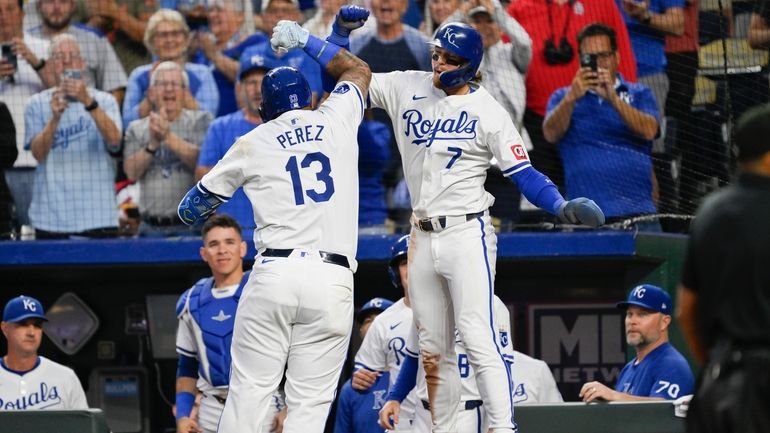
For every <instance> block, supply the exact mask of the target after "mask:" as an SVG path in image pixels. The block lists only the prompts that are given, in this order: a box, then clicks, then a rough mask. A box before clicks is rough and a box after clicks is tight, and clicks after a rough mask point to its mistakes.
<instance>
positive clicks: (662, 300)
mask: <svg viewBox="0 0 770 433" xmlns="http://www.w3.org/2000/svg"><path fill="white" fill-rule="evenodd" d="M617 305H618V308H622V309H624V310H625V309H626V308H628V306H629V305H636V306H638V307H642V308H646V309H648V310H652V311H657V312H658V313H663V314H668V315H670V314H671V307H672V302H671V296H670V295H669V294H668V292H666V291H665V290H663V289H661V288H660V287H658V286H653V285H652V284H642V285H641V286H636V287H634V288H633V289H631V291H630V292H629V293H628V299H627V300H626V301H624V302H618V304H617Z"/></svg>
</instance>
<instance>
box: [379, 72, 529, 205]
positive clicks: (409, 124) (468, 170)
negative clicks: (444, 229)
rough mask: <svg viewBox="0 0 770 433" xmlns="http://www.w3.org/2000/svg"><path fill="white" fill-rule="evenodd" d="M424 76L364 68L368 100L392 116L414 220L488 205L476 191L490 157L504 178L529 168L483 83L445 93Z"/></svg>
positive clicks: (482, 192) (489, 200)
mask: <svg viewBox="0 0 770 433" xmlns="http://www.w3.org/2000/svg"><path fill="white" fill-rule="evenodd" d="M432 75H433V74H432V72H419V71H407V72H401V71H398V72H390V73H387V74H372V82H371V85H370V87H369V97H370V98H371V103H372V106H375V107H379V108H382V109H384V110H385V111H387V112H388V114H389V115H390V118H391V119H392V121H393V131H394V134H395V136H396V142H397V144H398V149H399V151H400V152H401V159H402V164H403V168H404V174H405V178H406V182H407V185H408V187H409V192H410V194H411V199H412V209H413V211H414V214H415V215H416V216H417V217H418V218H427V217H434V216H441V215H465V214H468V213H474V212H479V211H482V210H484V209H487V208H488V207H490V206H491V205H492V203H494V197H493V196H492V195H491V194H489V193H487V192H486V191H485V190H484V180H485V179H486V171H487V169H488V168H489V166H490V160H491V159H492V157H494V158H495V159H496V160H497V161H498V164H499V167H500V169H501V170H502V171H503V173H504V174H505V175H507V176H510V175H511V174H514V173H516V172H518V171H521V170H524V169H526V168H527V167H531V165H530V163H529V155H528V154H527V150H526V149H525V147H524V141H523V140H522V138H521V136H520V135H519V133H518V131H516V128H515V127H514V125H513V122H512V121H511V118H510V116H509V115H508V113H507V112H506V111H505V109H504V108H503V107H502V106H501V105H500V104H499V103H498V102H497V101H495V99H494V98H493V97H492V96H491V95H490V94H489V92H487V91H486V90H485V89H484V88H483V87H480V86H477V87H474V89H473V91H472V92H471V93H470V94H468V95H455V96H447V95H446V94H445V93H444V92H443V91H442V90H440V89H437V88H436V87H435V86H434V85H433V83H432ZM474 86H475V85H474Z"/></svg>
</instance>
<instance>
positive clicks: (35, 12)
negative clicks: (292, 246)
mask: <svg viewBox="0 0 770 433" xmlns="http://www.w3.org/2000/svg"><path fill="white" fill-rule="evenodd" d="M353 1H355V0H353ZM177 3H179V4H177ZM359 3H361V2H359ZM343 4H345V1H344V0H316V3H315V4H312V2H309V1H299V0H262V1H252V0H205V1H204V0H197V1H191V0H186V1H184V2H177V1H173V0H99V1H97V0H0V43H2V45H3V57H2V59H0V102H2V103H3V104H4V105H5V107H6V109H7V110H6V109H3V110H2V113H3V114H5V113H6V112H7V113H8V114H9V116H2V119H0V121H2V131H3V132H2V135H3V137H2V138H3V143H2V144H3V146H2V147H0V162H2V165H0V167H1V168H0V169H2V170H4V173H2V174H3V179H2V181H0V197H2V206H0V237H2V238H4V239H8V238H10V239H13V238H15V237H16V236H17V233H18V232H19V229H20V227H21V226H23V225H28V226H32V227H33V228H34V229H35V230H36V232H37V233H38V234H39V235H38V238H51V237H53V238H67V237H71V236H73V235H78V236H88V237H94V236H97V237H100V236H112V235H118V234H120V235H136V234H137V233H138V234H140V235H153V234H154V235H181V234H192V232H189V231H188V230H187V229H185V228H184V227H182V226H180V224H179V223H178V221H177V218H176V216H175V210H174V209H175V207H176V204H177V202H178V200H179V199H180V198H181V196H182V195H183V193H184V192H185V191H186V190H187V189H189V187H190V186H191V185H192V184H193V183H194V182H195V180H196V179H199V178H200V177H201V176H203V175H204V174H205V173H206V172H207V170H208V169H210V167H212V166H213V165H214V164H215V163H216V161H217V160H218V159H219V158H221V157H222V156H223V155H224V153H225V152H226V151H227V149H229V147H230V145H232V143H233V142H234V141H235V140H236V139H237V138H238V137H240V136H241V135H243V134H245V133H246V132H248V131H249V130H250V129H252V128H254V127H257V126H258V125H259V123H260V122H261V119H260V117H259V113H258V107H259V103H260V101H261V94H260V89H259V86H260V82H261V76H262V75H263V74H264V72H265V71H266V70H268V69H270V68H272V67H277V66H284V65H286V66H293V67H295V68H298V69H299V70H300V71H301V72H302V73H303V74H304V75H305V76H306V77H307V79H308V81H309V82H310V84H311V88H312V90H313V96H314V102H315V103H317V102H319V101H320V100H321V99H322V98H323V97H324V94H323V90H322V85H321V74H320V69H319V67H318V64H317V63H316V62H315V61H313V60H312V59H311V58H309V57H308V56H307V54H305V53H304V52H303V51H301V50H296V51H291V52H289V53H276V52H274V51H273V50H272V49H271V47H270V42H269V39H270V36H271V33H272V28H273V27H274V25H275V24H276V23H277V22H278V21H279V20H282V19H288V20H297V21H300V22H304V26H305V28H306V29H308V30H309V31H311V33H313V34H315V35H316V36H319V37H325V36H326V35H327V34H328V33H329V29H330V27H331V24H332V22H333V18H334V16H335V14H336V11H337V10H338V9H339V7H340V6H341V5H343ZM769 5H770V1H768V0H756V6H754V8H753V14H751V18H750V20H745V19H743V20H739V19H737V18H736V19H733V18H734V17H733V15H734V12H735V11H734V9H736V8H733V7H732V3H730V4H729V5H727V6H726V7H725V8H724V10H723V11H722V12H721V13H722V14H723V15H725V16H728V17H729V19H730V22H729V26H728V27H729V28H728V29H727V30H726V31H729V32H732V33H731V34H733V35H737V36H739V37H740V36H744V37H745V38H746V40H747V41H748V43H749V44H750V45H751V46H752V47H754V48H756V49H767V48H768V47H769V46H770V42H768V41H770V30H768V28H770V26H769V24H768V23H769V22H770V18H768V17H770V13H768V10H770V6H769ZM367 6H368V7H369V9H370V10H371V12H372V15H371V18H370V20H369V22H367V24H366V25H365V26H364V28H363V29H361V30H358V31H356V32H354V33H353V35H352V38H351V41H350V43H351V51H353V52H354V53H355V54H357V55H358V56H359V57H361V58H362V59H363V60H364V61H366V62H367V63H368V64H369V65H370V67H371V69H372V71H373V72H390V71H395V70H409V69H416V70H429V69H430V64H429V58H430V56H429V55H428V45H427V44H426V42H427V41H428V40H429V39H430V38H431V37H432V33H433V32H434V31H435V29H436V28H437V26H438V25H440V24H441V23H442V22H446V21H464V22H468V23H469V24H471V25H472V26H474V27H475V28H476V29H477V30H478V31H479V32H480V34H481V35H482V38H483V41H484V50H485V55H484V60H483V63H482V65H481V68H480V71H481V72H482V81H481V83H482V85H484V86H485V88H487V89H488V90H489V91H490V93H491V94H492V95H494V96H495V98H496V99H497V100H498V101H499V102H500V103H501V105H502V106H503V107H504V108H505V109H506V110H507V111H508V114H509V115H510V116H511V119H512V120H513V121H514V122H515V124H516V125H517V127H518V128H519V130H520V132H521V135H522V137H523V139H524V141H525V143H524V144H525V146H526V147H527V148H528V149H529V150H530V157H531V159H532V161H533V163H534V165H535V166H536V167H538V168H539V169H540V170H541V171H542V172H544V173H545V174H547V175H548V176H549V177H550V178H551V179H552V180H553V181H554V182H555V183H556V184H557V185H558V186H559V187H560V189H562V191H564V192H566V194H567V196H568V197H575V196H578V195H584V196H586V197H589V198H592V199H594V200H595V201H596V202H597V203H598V204H599V205H600V206H601V207H602V208H603V209H604V210H605V213H606V214H607V216H608V217H610V219H611V220H613V221H621V220H624V219H625V220H627V219H629V218H635V217H639V216H644V215H651V214H656V213H664V212H679V213H684V214H692V213H693V212H694V210H695V206H696V205H697V198H698V193H699V192H704V191H699V190H698V182H699V180H700V179H701V178H702V177H703V176H704V174H703V173H702V171H704V170H707V168H705V169H704V167H703V166H704V162H703V161H704V156H703V155H702V153H701V152H700V148H699V139H698V134H699V132H698V125H697V119H696V118H695V117H694V116H693V110H692V109H691V105H692V99H693V95H694V93H695V78H696V75H697V72H698V50H699V44H698V41H699V39H701V40H702V37H701V38H699V25H698V17H699V14H701V15H702V13H703V12H702V9H703V8H704V7H706V6H704V5H699V1H698V0H687V1H685V0H615V1H613V0H514V1H511V2H508V1H503V2H502V3H501V1H500V0H424V1H420V0H417V1H415V0H371V1H370V2H367ZM744 15H748V14H744ZM741 22H743V23H745V25H743V27H744V30H741V29H740V25H739V24H740V23H741ZM597 25H599V26H600V27H601V28H602V29H603V30H602V31H603V32H604V33H603V34H604V36H595V35H594V36H588V39H602V42H601V43H600V44H599V45H602V46H603V47H604V48H602V49H599V48H597V46H596V44H592V43H589V44H588V45H589V46H584V45H585V42H586V41H585V39H584V40H582V41H581V40H580V38H579V34H580V32H581V30H585V29H586V27H588V26H593V27H592V28H594V29H595V28H596V26H597ZM62 35H68V37H67V38H60V36H62ZM584 36H585V35H584ZM700 36H702V35H700ZM603 38H606V41H605V40H604V39H603ZM57 41H58V42H57ZM605 42H607V43H606V44H605ZM62 47H64V50H63V51H62V49H63V48H62ZM57 50H58V51H57ZM591 58H594V62H593V69H592V66H591V65H592V63H591ZM596 59H598V61H596ZM764 99H765V100H766V99H767V98H766V97H765V98H764ZM94 104H95V106H94ZM391 128H392V126H391V122H390V119H389V118H388V116H387V115H386V114H385V113H384V112H382V111H381V110H373V111H372V112H371V113H368V114H367V118H366V119H365V121H364V122H362V125H361V128H360V131H359V145H360V148H361V152H360V161H359V168H360V173H361V180H360V183H361V185H360V186H361V188H360V196H361V197H360V198H361V199H360V203H361V212H360V219H359V223H360V226H361V228H362V233H392V232H394V231H403V230H405V229H406V228H407V227H408V215H409V213H410V211H409V204H408V199H407V198H408V191H407V190H406V187H405V185H404V184H403V182H402V180H403V174H402V170H401V166H400V162H399V158H398V154H397V152H398V151H397V149H396V146H395V142H394V140H393V134H392V129H391ZM14 131H15V133H14ZM14 141H15V143H14ZM14 144H15V145H14ZM2 149H5V150H2ZM724 154H725V155H729V152H728V151H725V152H724ZM723 157H724V155H723ZM706 165H707V164H706ZM486 182H487V189H489V190H490V191H492V192H493V193H494V194H495V195H496V197H497V199H498V200H497V202H496V204H495V205H494V207H493V208H492V214H493V216H495V217H496V218H497V220H498V221H502V222H506V221H508V222H512V223H516V222H518V221H519V220H520V219H521V218H520V209H522V210H527V209H530V206H529V204H528V203H527V202H526V200H522V199H520V194H519V193H518V191H517V190H516V188H515V186H514V185H512V184H511V183H510V182H507V181H505V180H504V178H503V177H502V176H501V175H500V174H499V170H498V171H496V170H495V168H492V169H491V170H490V171H489V173H488V176H487V180H486ZM6 184H7V185H6ZM116 185H118V186H117V187H116ZM124 188H125V189H124ZM121 189H123V190H122V191H120V190H121ZM685 196H686V197H685ZM116 197H119V199H117V198H116ZM127 208H132V209H138V215H137V214H136V213H135V212H134V213H131V214H130V215H127V214H126V212H125V209H127ZM226 211H227V212H228V213H231V214H233V215H235V216H236V218H237V219H238V221H239V222H240V223H241V224H242V225H243V226H244V227H246V228H251V227H253V226H254V222H253V219H252V217H251V215H252V210H251V208H250V205H249V204H248V203H247V202H246V201H245V200H243V197H242V194H240V195H239V194H236V196H235V197H234V198H233V200H232V203H230V204H228V207H227V209H226ZM535 216H536V217H537V218H540V220H541V221H542V220H543V219H545V218H546V217H545V216H542V215H537V214H536V215H535ZM128 220H131V224H129V223H128ZM639 228H643V229H647V230H660V229H661V226H660V224H658V223H657V221H655V222H653V224H648V225H645V226H643V227H642V226H640V227H639Z"/></svg>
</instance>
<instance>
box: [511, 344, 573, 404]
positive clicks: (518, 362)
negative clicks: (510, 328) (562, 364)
mask: <svg viewBox="0 0 770 433" xmlns="http://www.w3.org/2000/svg"><path fill="white" fill-rule="evenodd" d="M511 376H512V379H513V402H514V404H534V403H561V402H563V401H564V400H563V399H562V397H561V393H560V392H559V388H558V387H557V386H556V380H554V378H553V373H551V369H550V368H548V364H546V363H545V361H542V360H540V359H535V358H533V357H531V356H529V355H525V354H523V353H521V352H518V351H515V350H514V351H513V365H512V366H511Z"/></svg>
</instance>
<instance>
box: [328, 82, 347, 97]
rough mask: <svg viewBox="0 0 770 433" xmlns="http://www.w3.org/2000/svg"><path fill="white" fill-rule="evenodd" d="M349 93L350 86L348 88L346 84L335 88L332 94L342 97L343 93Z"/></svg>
mask: <svg viewBox="0 0 770 433" xmlns="http://www.w3.org/2000/svg"><path fill="white" fill-rule="evenodd" d="M349 91H350V86H348V85H347V84H345V83H343V84H340V85H339V86H337V88H336V89H334V91H333V92H332V93H339V94H340V95H344V94H345V93H348V92H349Z"/></svg>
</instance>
